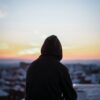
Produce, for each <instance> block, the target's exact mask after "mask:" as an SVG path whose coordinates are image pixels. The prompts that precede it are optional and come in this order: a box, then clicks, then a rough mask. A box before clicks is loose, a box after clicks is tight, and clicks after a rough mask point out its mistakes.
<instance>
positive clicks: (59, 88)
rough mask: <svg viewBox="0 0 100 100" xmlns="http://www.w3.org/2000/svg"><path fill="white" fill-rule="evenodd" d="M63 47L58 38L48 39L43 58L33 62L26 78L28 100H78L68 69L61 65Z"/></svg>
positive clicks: (45, 43)
mask: <svg viewBox="0 0 100 100" xmlns="http://www.w3.org/2000/svg"><path fill="white" fill-rule="evenodd" d="M61 59H62V47H61V44H60V42H59V40H58V38H57V37H56V36H54V35H53V36H50V37H48V38H47V39H46V40H45V42H44V44H43V46H42V48H41V56H40V57H39V58H38V59H37V60H35V61H34V62H32V64H31V65H30V67H29V69H28V71H27V77H26V100H76V99H77V95H76V92H75V90H74V89H73V86H72V81H71V79H70V76H69V73H68V69H67V68H66V67H65V66H64V65H62V64H61V63H60V60H61Z"/></svg>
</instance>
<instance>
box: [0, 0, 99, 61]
mask: <svg viewBox="0 0 100 100" xmlns="http://www.w3.org/2000/svg"><path fill="white" fill-rule="evenodd" d="M52 34H54V35H57V36H58V38H59V40H60V41H61V43H62V46H63V59H99V60H100V0H0V59H8V58H14V59H19V58H20V59H34V58H37V57H38V56H39V55H40V48H41V46H42V44H43V41H44V39H45V38H46V37H48V36H50V35H52Z"/></svg>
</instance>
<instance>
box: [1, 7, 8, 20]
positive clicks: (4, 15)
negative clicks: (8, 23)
mask: <svg viewBox="0 0 100 100" xmlns="http://www.w3.org/2000/svg"><path fill="white" fill-rule="evenodd" d="M6 16H7V11H5V10H3V9H0V18H4V17H6Z"/></svg>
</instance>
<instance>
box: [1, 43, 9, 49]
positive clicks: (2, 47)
mask: <svg viewBox="0 0 100 100" xmlns="http://www.w3.org/2000/svg"><path fill="white" fill-rule="evenodd" d="M6 49H9V46H8V44H6V43H0V50H6Z"/></svg>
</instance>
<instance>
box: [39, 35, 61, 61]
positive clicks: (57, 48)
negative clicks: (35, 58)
mask: <svg viewBox="0 0 100 100" xmlns="http://www.w3.org/2000/svg"><path fill="white" fill-rule="evenodd" d="M41 55H49V56H54V57H56V58H57V59H58V60H61V59H62V46H61V43H60V41H59V39H58V38H57V36H55V35H51V36H49V37H47V38H46V40H45V41H44V43H43V45H42V48H41Z"/></svg>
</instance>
